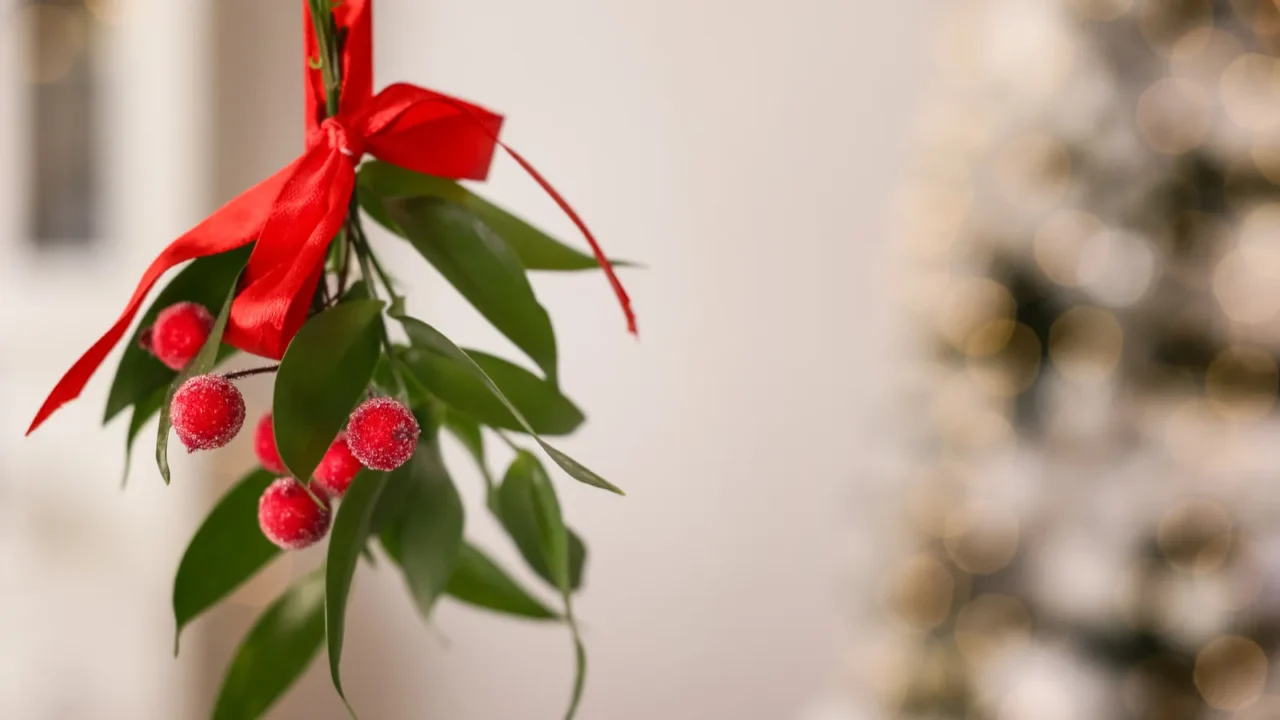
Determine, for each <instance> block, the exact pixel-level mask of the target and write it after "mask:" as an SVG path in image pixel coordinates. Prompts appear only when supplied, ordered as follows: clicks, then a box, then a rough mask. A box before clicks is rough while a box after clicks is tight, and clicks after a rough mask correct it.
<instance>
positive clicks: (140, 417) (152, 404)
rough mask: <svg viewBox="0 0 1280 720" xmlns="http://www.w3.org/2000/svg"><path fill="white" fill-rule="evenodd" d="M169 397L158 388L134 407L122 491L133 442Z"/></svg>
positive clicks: (125, 481)
mask: <svg viewBox="0 0 1280 720" xmlns="http://www.w3.org/2000/svg"><path fill="white" fill-rule="evenodd" d="M224 347H225V346H224ZM168 395H169V388H164V387H162V388H156V391H155V392H153V393H151V395H150V396H149V397H147V398H145V399H143V400H142V401H141V402H139V403H138V404H137V405H134V406H133V415H132V416H130V418H129V430H128V431H127V432H126V433H125V438H124V473H123V474H122V476H121V478H120V487H121V488H122V489H123V488H124V486H125V485H126V484H128V482H129V468H130V467H131V466H132V465H133V441H134V440H136V439H137V437H138V433H140V432H142V428H143V427H144V426H145V425H146V424H147V422H148V421H149V420H151V418H153V417H155V416H156V415H157V414H159V412H160V406H161V405H163V404H164V399H165V398H166V397H168Z"/></svg>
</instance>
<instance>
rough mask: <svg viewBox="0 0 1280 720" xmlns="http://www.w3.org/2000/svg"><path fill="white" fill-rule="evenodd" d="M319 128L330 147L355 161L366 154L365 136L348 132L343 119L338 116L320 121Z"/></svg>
mask: <svg viewBox="0 0 1280 720" xmlns="http://www.w3.org/2000/svg"><path fill="white" fill-rule="evenodd" d="M319 130H320V134H321V135H323V137H324V138H325V140H327V144H328V146H329V147H330V148H332V149H334V150H337V151H338V152H339V153H341V154H343V155H345V156H346V157H347V158H348V159H350V160H351V162H353V163H358V162H360V158H361V157H362V156H363V155H364V138H363V137H361V136H360V135H359V134H358V133H356V134H353V133H350V132H348V131H347V126H346V125H345V124H344V123H343V122H342V120H340V119H339V118H337V117H331V118H325V119H324V120H323V121H322V122H321V123H320V127H319Z"/></svg>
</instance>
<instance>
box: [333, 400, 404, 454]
mask: <svg viewBox="0 0 1280 720" xmlns="http://www.w3.org/2000/svg"><path fill="white" fill-rule="evenodd" d="M420 433H421V430H420V429H419V427H418V421H417V420H416V419H415V418H414V417H413V413H411V412H409V408H407V407H405V406H404V405H403V404H401V403H399V402H397V401H395V400H392V399H391V398H374V399H372V400H366V401H365V402H364V403H362V404H361V405H360V407H358V408H356V409H355V411H354V412H352V413H351V417H350V418H348V419H347V446H348V447H350V448H351V454H352V455H355V456H356V459H357V460H359V461H360V463H361V464H362V465H364V466H365V467H367V468H369V469H371V470H395V469H396V468H398V467H400V466H401V465H403V464H405V463H406V462H407V461H408V460H409V458H411V457H413V451H414V449H415V448H416V447H417V446H418V435H419V434H420Z"/></svg>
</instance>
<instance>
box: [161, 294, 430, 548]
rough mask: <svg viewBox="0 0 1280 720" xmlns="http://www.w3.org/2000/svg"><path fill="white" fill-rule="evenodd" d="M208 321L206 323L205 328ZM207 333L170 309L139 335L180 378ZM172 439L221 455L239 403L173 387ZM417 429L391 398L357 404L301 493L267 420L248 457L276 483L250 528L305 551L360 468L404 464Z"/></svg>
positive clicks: (215, 389)
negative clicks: (252, 456) (273, 476)
mask: <svg viewBox="0 0 1280 720" xmlns="http://www.w3.org/2000/svg"><path fill="white" fill-rule="evenodd" d="M206 319H208V322H205V320H206ZM212 325H213V321H212V317H211V316H210V315H209V311H208V310H206V309H205V308H203V307H201V306H199V305H196V304H195V303H178V304H176V305H173V306H170V307H168V308H166V309H165V310H163V311H162V312H161V313H160V314H159V315H158V316H157V317H156V322H155V324H154V325H153V326H152V327H151V328H148V329H147V330H146V331H144V333H143V336H142V345H143V347H144V348H146V349H147V350H149V351H150V352H151V353H153V354H154V355H155V356H156V357H157V358H158V359H160V361H161V362H163V363H164V364H165V365H167V366H169V367H171V368H173V369H175V370H180V369H182V368H183V367H185V366H186V364H187V363H189V362H190V361H191V359H192V358H193V357H195V355H196V353H198V352H199V351H200V348H201V347H202V346H203V345H204V342H205V340H206V339H207V338H208V336H209V331H210V328H211V327H212ZM169 417H170V419H171V421H172V423H173V429H174V432H176V433H177V435H178V439H179V440H180V441H182V444H183V445H184V446H185V447H186V448H187V451H188V452H194V451H196V450H214V449H217V448H220V447H223V446H224V445H226V444H227V443H229V442H231V440H232V439H233V438H234V437H235V436H236V435H237V434H238V433H239V432H240V429H241V428H242V427H243V426H244V418H245V406H244V396H243V395H241V394H240V391H239V390H238V389H237V388H236V386H235V385H233V384H232V383H231V381H230V380H229V379H227V378H226V377H223V376H221V375H197V376H196V377H193V378H190V379H189V380H187V381H186V382H184V383H183V384H182V385H181V386H179V388H178V390H177V391H176V392H175V393H174V394H173V401H172V403H171V404H170V406H169ZM420 432H421V429H420V428H419V426H418V421H417V419H416V418H414V416H413V413H412V412H410V411H409V408H407V407H405V406H404V405H403V404H401V403H400V402H398V401H396V400H393V399H391V398H385V397H379V398H373V399H370V400H366V401H365V402H363V403H361V405H360V406H359V407H357V408H356V409H355V410H354V411H353V412H352V413H351V416H350V417H349V418H348V419H347V429H346V430H345V431H344V432H340V433H338V436H337V437H336V438H334V440H333V443H332V444H331V445H330V446H329V450H328V451H327V452H326V453H325V455H324V458H323V459H322V460H321V461H320V465H319V466H318V467H316V469H315V472H314V474H313V480H312V482H311V483H310V484H309V485H308V486H306V487H304V486H303V484H302V483H300V482H298V480H297V479H295V478H292V477H289V476H288V473H289V470H288V468H287V467H285V464H284V461H283V460H282V459H281V458H280V451H279V449H278V448H277V446H276V438H275V427H274V424H273V422H272V417H271V413H267V414H265V415H263V416H262V419H261V420H259V421H258V424H257V427H256V428H255V429H254V433H253V449H254V452H255V454H256V455H257V456H258V461H259V462H260V463H262V467H263V468H265V469H267V470H268V471H270V472H272V473H275V474H277V475H281V476H282V477H280V478H279V479H278V480H276V481H275V482H274V483H272V484H271V486H270V487H268V488H267V490H266V492H264V493H263V494H262V499H261V500H260V501H259V503H258V524H259V526H261V528H262V532H263V534H264V535H266V536H267V538H268V539H269V540H271V542H273V543H275V544H276V545H278V546H280V547H281V548H284V549H286V550H297V549H300V548H304V547H307V546H308V545H311V544H312V543H315V542H316V541H317V540H320V539H321V538H323V537H324V536H325V533H327V532H328V530H329V522H330V518H331V507H330V505H331V501H332V500H336V499H339V498H341V497H342V495H343V494H344V493H346V491H347V487H348V486H350V485H351V481H352V480H353V479H355V476H356V475H357V474H358V473H359V472H360V470H361V469H362V468H366V467H367V468H370V469H372V470H381V471H388V470H394V469H396V468H398V467H400V466H401V465H403V464H405V463H406V462H408V461H409V458H410V457H412V456H413V452H414V450H415V449H416V448H417V445H418V436H419V434H420Z"/></svg>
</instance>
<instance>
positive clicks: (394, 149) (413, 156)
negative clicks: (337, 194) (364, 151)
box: [363, 83, 639, 335]
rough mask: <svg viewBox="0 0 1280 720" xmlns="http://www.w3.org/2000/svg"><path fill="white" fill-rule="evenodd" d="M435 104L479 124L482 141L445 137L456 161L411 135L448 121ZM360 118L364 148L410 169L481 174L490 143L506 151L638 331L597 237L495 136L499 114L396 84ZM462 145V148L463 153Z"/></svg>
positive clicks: (481, 176) (456, 135)
mask: <svg viewBox="0 0 1280 720" xmlns="http://www.w3.org/2000/svg"><path fill="white" fill-rule="evenodd" d="M436 104H439V105H444V106H446V107H449V108H452V109H453V110H454V111H455V112H457V113H459V114H460V115H461V116H463V117H466V118H467V119H469V120H471V121H472V122H473V123H474V124H475V126H476V127H477V128H478V129H479V131H480V134H481V137H482V138H483V139H487V142H476V141H477V140H480V139H481V138H477V137H468V136H466V135H465V134H462V133H458V132H456V131H455V133H454V135H453V136H451V137H450V143H449V144H448V146H447V149H448V150H450V151H452V153H453V155H458V154H459V153H461V157H454V158H452V159H453V160H454V161H455V162H452V163H444V162H442V161H441V157H440V156H441V155H443V154H444V153H443V152H442V151H443V150H444V149H445V148H440V149H436V150H435V151H434V152H431V153H424V152H423V145H422V140H421V138H413V137H412V133H413V131H414V129H415V128H423V127H428V126H431V125H432V124H434V123H447V122H448V121H449V119H450V118H449V117H448V116H443V115H441V114H439V113H438V112H433V111H432V109H431V108H432V106H433V105H436ZM455 117H456V116H455ZM363 121H364V131H365V134H366V136H367V137H368V138H369V149H370V151H371V152H372V153H373V154H374V155H376V156H378V157H381V158H382V159H383V160H386V161H388V162H391V163H393V164H396V165H400V166H402V167H406V168H409V169H410V170H415V171H417V172H425V173H428V174H431V175H442V176H444V177H453V178H464V177H465V178H470V179H477V180H480V179H484V176H485V174H486V173H487V172H488V168H489V162H490V159H491V157H492V152H493V146H494V145H497V146H498V147H501V148H502V149H503V150H506V151H507V153H508V154H509V155H511V157H512V159H514V160H515V161H516V162H517V163H518V164H519V165H520V167H521V168H523V169H524V171H525V172H527V173H528V174H529V177H532V178H533V179H534V181H536V182H537V183H538V185H539V186H541V187H542V189H543V191H544V192H546V193H547V194H548V195H550V196H551V199H552V200H555V202H556V204H557V205H559V206H560V209H561V210H563V211H564V213H565V214H566V215H568V216H569V219H570V220H572V221H573V224H574V225H576V226H577V227H578V230H580V231H581V232H582V235H583V237H585V238H586V239H587V242H588V243H589V244H590V245H591V252H592V253H593V254H594V255H595V258H596V262H597V263H599V264H600V268H601V269H602V270H604V272H605V276H606V277H608V279H609V284H610V285H611V286H612V287H613V293H614V295H616V296H617V297H618V303H619V304H620V305H621V306H622V313H623V314H624V315H625V316H626V318H627V330H628V331H629V332H631V334H632V335H638V334H639V333H638V332H637V330H636V316H635V313H634V312H632V310H631V298H630V297H628V296H627V291H626V290H625V289H623V287H622V282H621V281H620V280H619V279H618V276H617V275H616V274H615V273H614V271H613V265H612V264H611V263H610V262H609V258H608V257H606V256H605V254H604V251H603V250H601V248H600V243H599V242H598V241H596V237H595V235H593V234H591V230H589V229H588V228H587V224H586V223H585V222H583V220H582V218H581V217H580V216H579V215H578V213H577V212H576V211H575V210H574V209H573V207H572V206H571V205H570V204H569V202H568V201H567V200H565V199H564V196H562V195H561V194H560V193H559V192H557V191H556V189H555V188H554V187H552V185H551V183H550V182H548V181H547V179H546V178H545V177H543V176H542V173H540V172H538V171H537V169H535V168H534V167H533V165H532V164H531V163H530V162H529V161H528V160H526V159H524V156H523V155H521V154H520V153H518V152H516V151H515V150H513V149H512V148H511V147H510V146H509V145H507V144H506V143H504V142H502V140H501V139H499V137H498V128H499V127H500V125H501V122H502V118H501V117H499V116H497V115H494V114H493V113H490V112H489V111H487V110H485V109H483V108H480V107H477V106H475V105H471V104H470V103H466V102H463V101H461V100H458V99H457V98H453V97H449V96H448V95H443V94H440V93H437V92H433V91H430V90H426V89H425V88H420V87H417V86H415V85H407V84H403V83H397V84H395V85H391V86H389V87H387V88H386V89H384V90H383V91H382V92H381V93H379V94H378V95H377V96H376V97H375V98H374V100H373V105H372V106H371V108H370V109H369V111H368V112H367V113H366V115H365V117H364V118H363ZM411 138H412V139H411ZM463 149H465V150H466V152H463Z"/></svg>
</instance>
